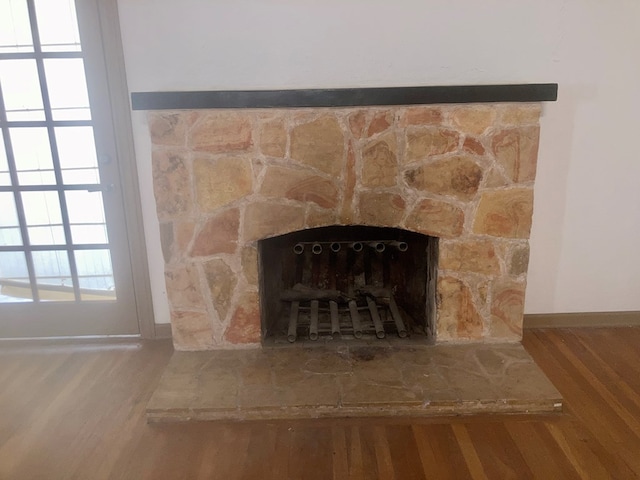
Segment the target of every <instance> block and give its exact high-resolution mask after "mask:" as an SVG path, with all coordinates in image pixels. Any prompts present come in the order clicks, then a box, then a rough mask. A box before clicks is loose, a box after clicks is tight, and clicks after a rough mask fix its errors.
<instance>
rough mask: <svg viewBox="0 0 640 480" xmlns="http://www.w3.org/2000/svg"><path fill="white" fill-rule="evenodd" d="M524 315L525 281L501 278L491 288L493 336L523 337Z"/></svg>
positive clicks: (518, 338) (515, 338) (516, 338)
mask: <svg viewBox="0 0 640 480" xmlns="http://www.w3.org/2000/svg"><path fill="white" fill-rule="evenodd" d="M523 315H524V283H519V282H513V281H511V280H506V279H499V280H496V282H494V284H493V285H492V288H491V329H490V331H491V336H492V337H493V338H509V339H513V340H520V339H521V338H522V318H523Z"/></svg>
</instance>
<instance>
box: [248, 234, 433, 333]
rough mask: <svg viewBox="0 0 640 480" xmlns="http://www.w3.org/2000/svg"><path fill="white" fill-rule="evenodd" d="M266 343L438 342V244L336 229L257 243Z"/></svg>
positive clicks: (415, 237)
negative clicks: (417, 339)
mask: <svg viewBox="0 0 640 480" xmlns="http://www.w3.org/2000/svg"><path fill="white" fill-rule="evenodd" d="M258 252H259V263H260V302H261V318H262V338H263V341H264V342H276V343H280V342H291V343H293V342H296V341H300V340H319V339H322V340H340V339H344V340H349V339H354V338H355V339H359V338H380V339H381V338H385V337H387V336H394V337H400V338H407V337H412V336H413V337H415V336H418V335H419V336H422V337H425V338H426V339H430V338H432V337H433V332H434V324H435V288H436V272H437V258H438V239H437V238H435V237H429V236H426V235H421V234H418V233H413V232H409V231H406V230H401V229H396V228H378V227H365V226H332V227H322V228H315V229H309V230H302V231H298V232H293V233H289V234H286V235H281V236H278V237H274V238H268V239H264V240H260V241H259V242H258Z"/></svg>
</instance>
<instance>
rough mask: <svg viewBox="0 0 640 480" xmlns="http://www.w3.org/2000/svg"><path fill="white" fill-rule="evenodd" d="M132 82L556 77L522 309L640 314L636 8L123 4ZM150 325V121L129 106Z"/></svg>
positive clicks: (192, 86) (177, 84) (151, 86)
mask: <svg viewBox="0 0 640 480" xmlns="http://www.w3.org/2000/svg"><path fill="white" fill-rule="evenodd" d="M119 8H120V19H121V28H122V35H123V43H124V50H125V57H126V68H127V76H128V81H129V89H130V90H131V91H171V90H215V89H278V88H313V87H366V86H408V85H456V84H483V83H536V82H557V83H559V98H558V102H556V103H548V104H545V106H544V110H543V117H542V120H541V122H542V138H541V148H540V156H539V167H538V178H537V183H536V188H535V198H536V199H535V207H534V225H533V231H532V234H531V264H530V270H529V282H528V290H527V299H526V312H527V313H561V312H581V311H617V310H622V311H624V310H640V260H638V259H639V258H640V256H639V255H637V250H638V247H637V245H636V244H638V243H640V242H639V240H640V212H639V210H640V188H638V186H637V184H638V183H639V181H640V160H639V159H637V158H636V150H637V146H636V145H637V144H638V139H637V137H638V133H637V132H638V130H639V129H640V123H639V122H638V112H640V89H639V87H638V86H639V85H640V62H639V61H638V60H637V54H636V53H637V51H638V49H639V47H640V28H637V21H638V18H640V3H639V2H635V1H632V0H617V1H615V2H599V1H597V0H574V1H560V0H539V1H520V2H513V1H510V0H485V1H483V2H477V1H474V0H463V1H457V2H453V1H451V0H437V1H424V0H422V1H417V0H404V1H397V2H390V1H388V0H384V1H382V0H351V1H349V2H345V1H344V0H321V1H320V0H240V1H234V2H231V1H223V0H119ZM133 117H134V118H133V120H134V130H135V131H134V135H135V140H136V149H137V156H138V158H137V161H138V163H139V169H140V177H141V182H142V185H141V190H142V195H143V208H144V214H145V222H146V223H145V228H146V231H147V236H148V245H149V256H150V264H151V265H152V267H151V268H152V272H151V273H152V281H153V282H154V283H155V284H154V285H153V288H154V294H155V295H154V298H155V300H154V302H155V307H156V316H157V321H158V322H166V321H168V308H167V305H166V296H165V293H164V282H163V279H162V255H161V252H160V247H159V243H160V242H159V236H158V228H157V220H156V219H155V207H154V204H153V202H154V200H153V192H152V186H151V169H150V146H149V138H148V133H147V127H146V121H145V115H144V113H141V112H134V114H133Z"/></svg>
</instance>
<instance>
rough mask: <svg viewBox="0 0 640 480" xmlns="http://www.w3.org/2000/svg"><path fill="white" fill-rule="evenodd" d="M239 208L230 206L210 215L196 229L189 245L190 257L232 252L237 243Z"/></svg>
mask: <svg viewBox="0 0 640 480" xmlns="http://www.w3.org/2000/svg"><path fill="white" fill-rule="evenodd" d="M239 228H240V210H238V209H237V208H232V209H229V210H225V211H223V212H221V213H219V214H218V215H216V216H214V217H211V218H210V219H209V220H208V221H207V222H206V223H205V224H204V226H203V227H202V228H200V230H199V231H198V233H197V235H196V239H195V240H194V242H193V246H192V247H191V256H192V257H207V256H209V255H215V254H216V253H234V252H235V251H236V247H237V245H238V229H239Z"/></svg>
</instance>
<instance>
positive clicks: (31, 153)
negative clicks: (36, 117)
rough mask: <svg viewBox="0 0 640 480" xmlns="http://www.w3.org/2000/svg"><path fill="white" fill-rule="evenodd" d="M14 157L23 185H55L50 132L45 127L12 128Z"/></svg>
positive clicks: (20, 181) (19, 178)
mask: <svg viewBox="0 0 640 480" xmlns="http://www.w3.org/2000/svg"><path fill="white" fill-rule="evenodd" d="M10 136H11V145H12V147H13V157H14V159H15V162H16V169H17V170H18V181H19V183H20V184H21V185H55V183H56V177H55V173H54V171H53V160H52V159H51V147H50V144H49V134H48V133H47V129H46V128H44V127H29V128H12V129H10Z"/></svg>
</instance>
